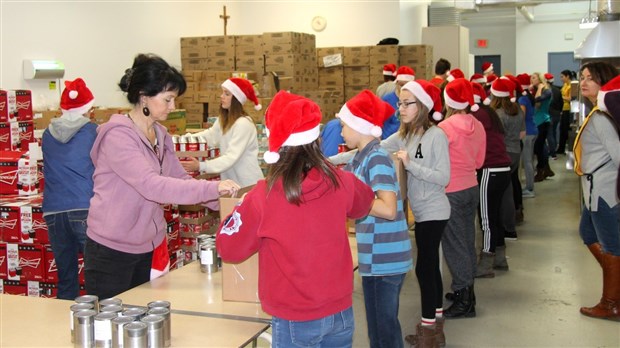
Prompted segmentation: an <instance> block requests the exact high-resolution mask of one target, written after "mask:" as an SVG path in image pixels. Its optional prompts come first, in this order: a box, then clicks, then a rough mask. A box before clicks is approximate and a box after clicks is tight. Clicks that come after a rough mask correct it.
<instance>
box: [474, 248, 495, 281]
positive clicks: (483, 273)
mask: <svg viewBox="0 0 620 348" xmlns="http://www.w3.org/2000/svg"><path fill="white" fill-rule="evenodd" d="M494 261H495V254H494V253H487V252H484V251H481V252H480V260H478V265H477V266H476V274H475V275H474V277H476V278H494V277H495V272H493V262H494Z"/></svg>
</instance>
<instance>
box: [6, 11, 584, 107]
mask: <svg viewBox="0 0 620 348" xmlns="http://www.w3.org/2000/svg"><path fill="white" fill-rule="evenodd" d="M428 3H429V0H416V1H410V0H400V2H399V1H394V0H374V1H364V2H362V1H359V2H352V1H344V0H342V1H294V2H293V1H291V2H266V1H263V0H243V1H232V2H210V1H209V2H207V1H204V2H203V1H196V2H134V1H118V2H101V1H97V0H65V1H63V2H58V1H53V0H39V1H37V2H18V1H12V2H5V1H2V2H1V4H0V32H1V33H2V34H1V35H2V37H1V41H0V86H1V87H2V88H6V89H19V88H24V89H31V90H32V91H33V95H34V100H33V104H34V107H35V108H38V109H40V108H44V107H48V106H51V107H55V106H57V103H58V99H59V98H58V95H59V93H58V90H55V91H50V90H49V89H48V83H49V81H47V80H41V81H39V80H28V81H26V80H24V79H23V77H22V61H23V60H24V59H57V60H60V61H62V62H63V63H64V64H65V68H66V74H65V79H74V78H76V77H83V78H84V79H85V80H86V81H87V83H88V85H89V86H90V87H91V89H92V90H93V92H94V94H95V98H96V100H97V104H98V105H100V106H122V105H126V104H125V98H124V96H123V94H122V93H120V91H119V90H118V87H117V86H116V84H117V83H118V80H119V79H120V77H121V75H122V74H123V71H124V70H125V69H126V68H128V67H129V66H130V65H131V63H132V61H133V57H134V56H135V55H136V54H137V53H141V52H153V53H156V54H159V55H160V56H162V57H163V58H164V59H166V60H168V61H169V62H170V63H171V64H173V65H176V66H178V67H180V63H181V62H180V44H179V38H180V37H186V36H210V35H221V34H223V28H222V27H223V23H222V20H221V19H220V18H219V15H220V14H221V12H222V6H223V5H224V4H226V6H227V12H228V14H229V15H230V16H231V18H230V21H229V25H228V33H229V35H242V34H259V33H262V32H270V31H297V32H306V33H314V32H313V31H312V29H311V27H310V21H311V19H312V18H313V17H314V16H316V15H321V16H323V17H325V18H326V19H327V28H326V29H325V30H324V31H323V32H320V33H315V34H316V42H317V47H330V46H358V45H375V44H376V43H378V42H379V41H380V40H381V39H383V38H386V37H396V38H398V39H400V41H401V44H419V43H421V28H422V27H423V26H426V25H427V23H426V11H427V5H428ZM581 3H582V2H579V3H575V2H570V3H569V5H571V6H572V7H571V8H574V7H575V5H576V4H581ZM586 4H587V2H586ZM544 6H546V5H540V6H536V7H535V8H534V9H535V12H534V14H535V16H536V18H543V17H544V16H545V13H544V10H546V9H545V7H544ZM552 10H553V9H552ZM562 11H564V12H567V11H568V12H570V11H573V12H575V13H576V12H579V11H581V9H579V10H578V11H575V10H574V9H567V10H562ZM562 11H560V12H559V13H560V15H562V16H563V17H568V16H567V15H563V14H564V12H562ZM555 12H556V13H557V12H558V11H555ZM573 17H574V15H573ZM577 22H578V21H577V20H575V19H574V18H573V19H570V20H565V21H559V22H544V23H533V24H530V23H527V22H524V21H523V20H521V21H517V26H516V29H517V34H516V49H515V51H516V58H515V61H516V63H515V64H516V70H517V71H518V72H519V71H534V70H545V69H546V66H547V62H546V59H547V52H549V51H551V52H559V51H570V50H573V49H574V48H575V47H577V45H578V43H579V42H580V40H581V39H583V38H584V37H585V36H586V34H587V32H588V31H584V30H580V29H578V27H577ZM496 31H499V30H497V29H492V30H491V32H490V33H488V34H485V36H486V37H488V38H489V40H490V43H491V44H493V42H495V41H497V40H499V41H497V42H498V43H500V42H501V40H504V39H503V36H502V35H499V36H498V38H497V39H495V38H492V37H491V35H495V34H494V33H495V32H496ZM567 32H570V33H572V34H573V35H574V39H573V40H572V41H565V40H564V34H565V33H567ZM493 37H494V36H493ZM541 38H542V39H541ZM473 39H474V37H472V40H473ZM508 40H509V39H508ZM507 45H508V43H507ZM509 49H510V48H506V50H509ZM510 59H511V57H507V56H506V57H503V60H504V61H505V62H506V64H509V63H508V62H509V60H510ZM505 66H506V67H507V66H509V65H505Z"/></svg>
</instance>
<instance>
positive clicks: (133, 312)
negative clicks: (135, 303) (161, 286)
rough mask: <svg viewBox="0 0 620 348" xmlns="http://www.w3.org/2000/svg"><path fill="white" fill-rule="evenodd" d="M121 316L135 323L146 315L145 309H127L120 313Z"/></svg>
mask: <svg viewBox="0 0 620 348" xmlns="http://www.w3.org/2000/svg"><path fill="white" fill-rule="evenodd" d="M121 315H122V316H124V317H132V318H133V320H135V321H140V319H142V317H143V316H145V315H146V308H142V307H131V308H127V309H125V310H124V311H123V312H122V313H121Z"/></svg>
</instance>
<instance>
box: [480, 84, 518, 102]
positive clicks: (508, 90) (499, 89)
mask: <svg viewBox="0 0 620 348" xmlns="http://www.w3.org/2000/svg"><path fill="white" fill-rule="evenodd" d="M514 91H515V85H514V83H513V82H512V81H510V79H509V78H508V77H502V78H500V79H497V80H495V81H493V83H492V84H491V94H492V95H494V96H496V97H498V98H510V101H511V102H513V103H514V102H515V101H516V99H515V97H514ZM487 99H488V98H487ZM487 99H485V100H484V104H485V105H489V104H490V103H491V100H490V99H488V100H489V101H488V103H487Z"/></svg>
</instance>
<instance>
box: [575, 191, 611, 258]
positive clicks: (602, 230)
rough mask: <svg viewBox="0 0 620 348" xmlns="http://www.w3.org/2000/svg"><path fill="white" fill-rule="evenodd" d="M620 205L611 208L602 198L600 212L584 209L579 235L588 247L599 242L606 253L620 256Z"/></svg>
mask: <svg viewBox="0 0 620 348" xmlns="http://www.w3.org/2000/svg"><path fill="white" fill-rule="evenodd" d="M619 219H620V204H616V205H615V206H614V207H611V208H610V207H609V205H608V204H607V203H606V202H605V200H604V199H603V198H601V197H599V199H598V211H590V210H589V209H587V208H585V207H584V208H583V211H582V212H581V221H580V222H579V235H581V239H583V242H584V243H585V244H586V245H590V244H592V243H596V242H599V243H601V246H602V247H603V250H604V251H605V252H606V253H609V254H612V255H615V256H620V222H619V221H618V220H619Z"/></svg>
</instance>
